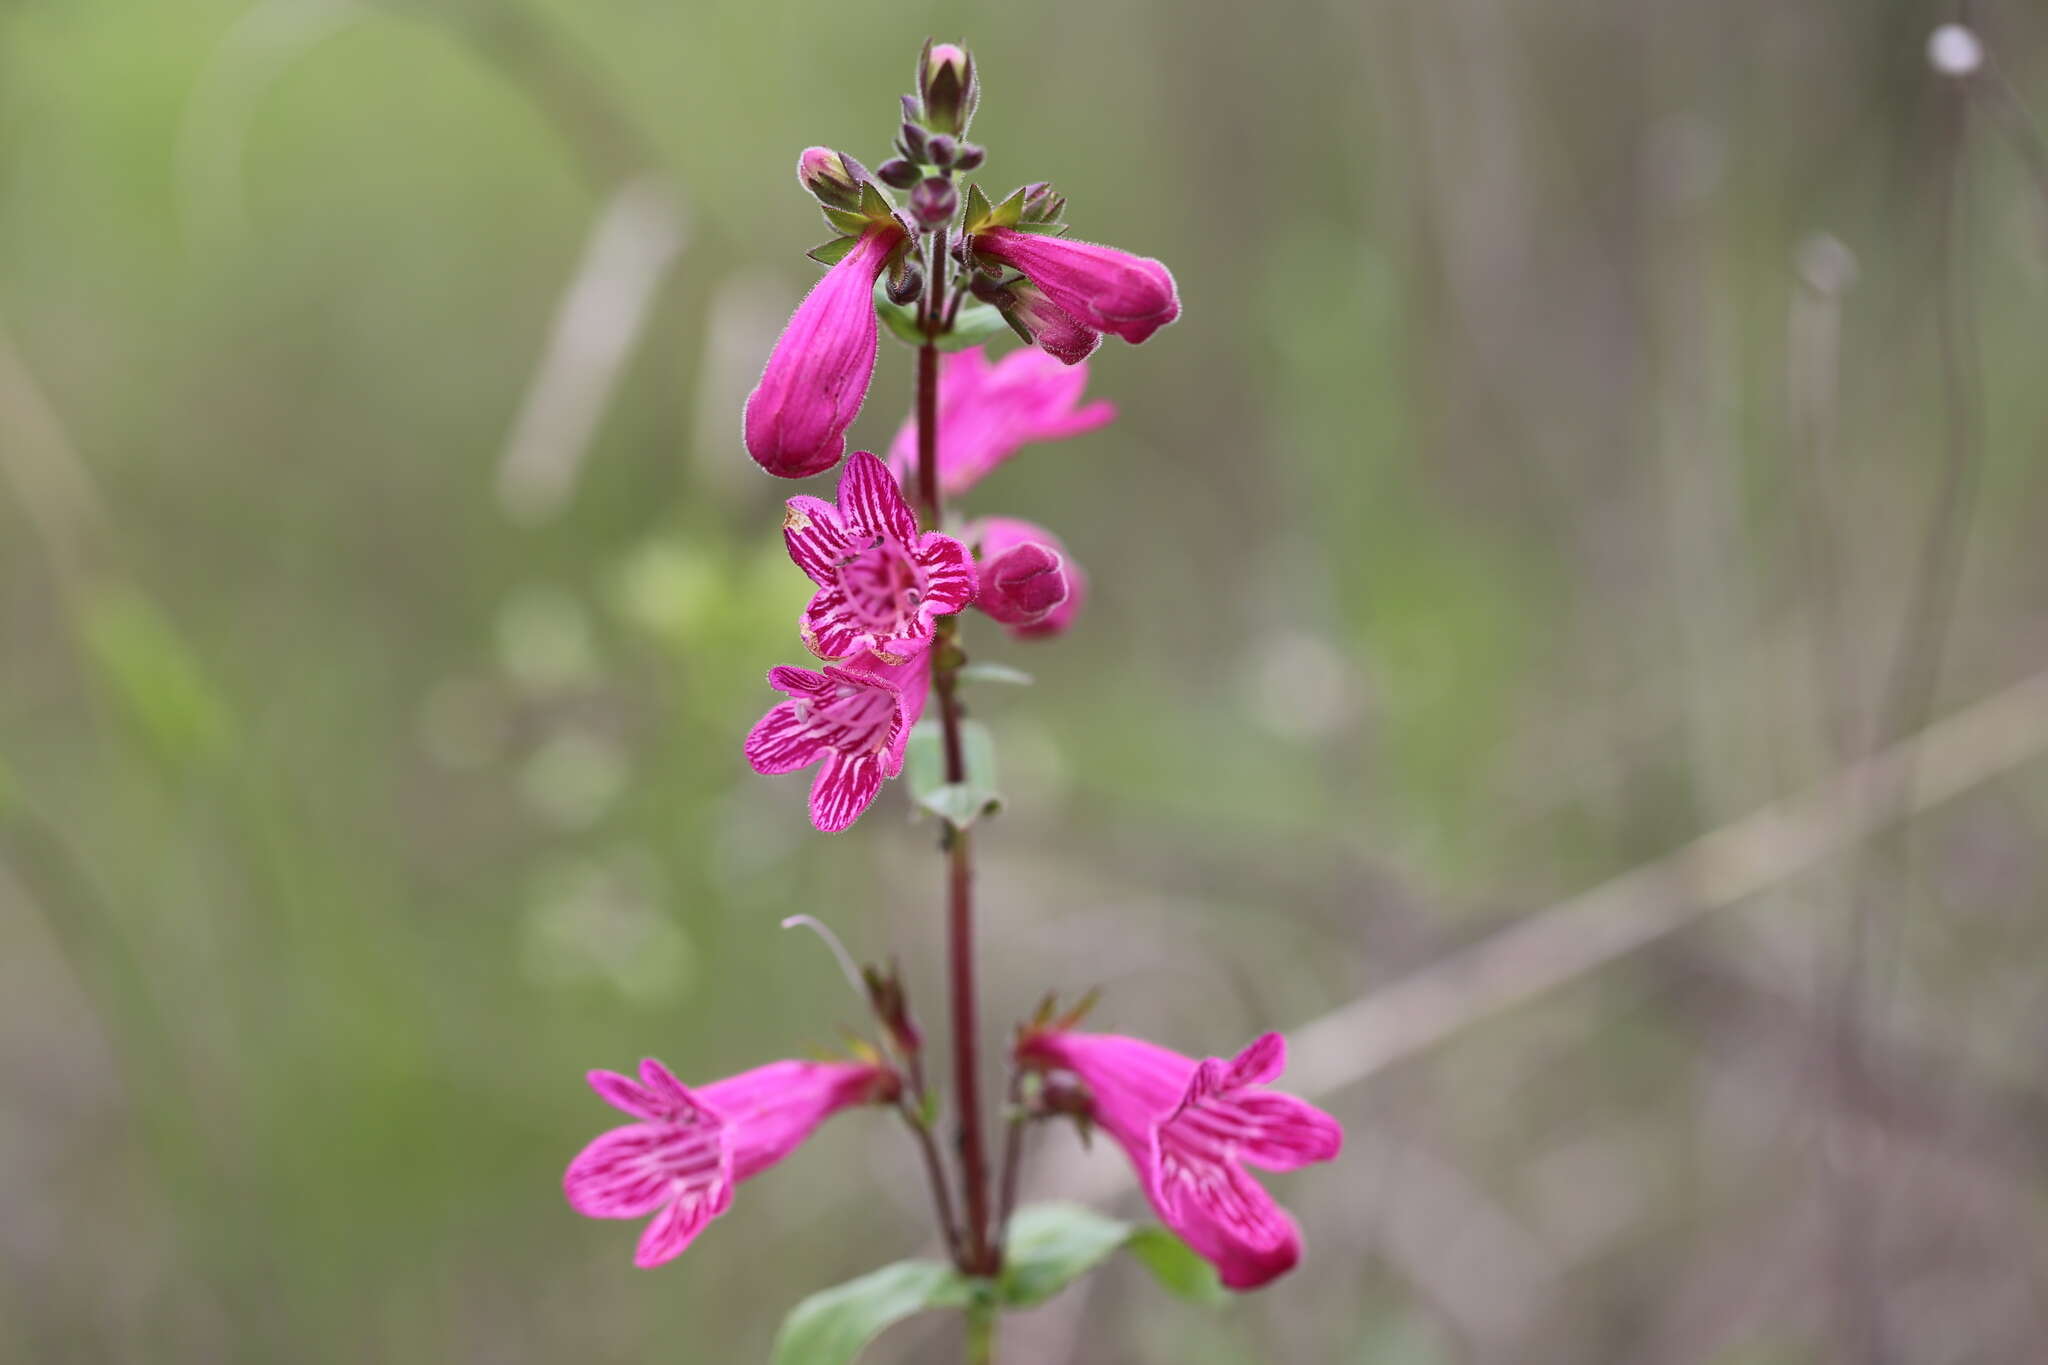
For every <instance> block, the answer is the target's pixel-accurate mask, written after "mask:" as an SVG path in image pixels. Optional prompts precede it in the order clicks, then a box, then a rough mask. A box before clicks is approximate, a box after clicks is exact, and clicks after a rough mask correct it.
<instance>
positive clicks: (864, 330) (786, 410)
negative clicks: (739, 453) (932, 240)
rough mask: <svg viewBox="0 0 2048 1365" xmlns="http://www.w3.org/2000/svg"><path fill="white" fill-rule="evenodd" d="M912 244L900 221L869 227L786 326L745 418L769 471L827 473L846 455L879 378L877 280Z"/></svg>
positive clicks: (754, 450)
mask: <svg viewBox="0 0 2048 1365" xmlns="http://www.w3.org/2000/svg"><path fill="white" fill-rule="evenodd" d="M907 240H908V237H907V234H906V233H905V232H904V229H903V225H902V224H901V223H899V222H897V221H895V220H894V219H885V220H883V221H880V222H876V223H872V224H870V225H869V226H868V227H867V228H866V229H864V230H863V231H862V232H861V233H860V235H859V237H858V239H857V240H856V241H855V242H854V245H853V247H852V249H850V250H849V251H848V252H847V253H846V255H845V256H843V257H842V258H840V260H839V263H838V264H836V265H834V266H833V267H832V268H831V269H830V270H828V271H826V272H825V278H824V279H822V280H819V281H818V282H817V284H815V285H813V286H812V287H811V292H810V293H808V294H806V295H804V301H803V302H802V303H800V304H798V305H797V308H796V312H795V314H793V315H792V316H791V317H790V319H789V325H788V326H787V327H784V328H783V329H782V335H781V337H780V338H778V339H777V340H776V342H775V349H774V350H773V351H771V352H769V355H768V365H767V368H765V369H764V370H762V372H761V382H760V383H759V384H757V385H755V386H754V391H753V392H752V393H750V394H748V395H747V406H746V414H745V418H744V421H743V430H744V434H745V437H746V444H747V453H748V454H749V455H751V456H753V457H754V461H755V463H757V464H759V465H760V466H761V468H763V469H765V470H767V471H768V472H769V473H770V474H775V475H779V476H780V477H782V478H785V479H802V478H807V477H809V476H810V475H812V474H822V473H824V472H825V471H826V470H828V469H830V468H831V467H832V466H833V465H835V464H838V463H839V457H840V456H841V455H844V454H845V453H846V429H847V428H848V427H850V426H852V425H853V419H854V418H855V417H857V416H859V415H860V408H861V404H862V403H863V402H864V401H865V400H866V398H867V395H868V382H869V381H870V380H871V379H873V378H874V373H875V351H876V347H877V345H878V334H877V330H876V329H877V326H878V324H877V322H876V319H875V303H874V291H875V281H876V280H878V279H880V278H881V277H882V272H883V271H884V270H886V269H888V268H889V262H890V258H891V257H892V256H893V255H895V254H896V251H897V249H898V248H899V247H901V246H902V245H903V244H904V243H905V242H906V241H907Z"/></svg>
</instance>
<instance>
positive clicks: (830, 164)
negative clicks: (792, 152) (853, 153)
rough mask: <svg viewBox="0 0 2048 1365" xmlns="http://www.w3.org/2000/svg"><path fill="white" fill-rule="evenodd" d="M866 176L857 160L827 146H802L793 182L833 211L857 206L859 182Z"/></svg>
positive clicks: (858, 203) (858, 202)
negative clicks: (802, 150) (802, 152)
mask: <svg viewBox="0 0 2048 1365" xmlns="http://www.w3.org/2000/svg"><path fill="white" fill-rule="evenodd" d="M866 177H867V172H866V170H865V169H863V168H862V166H861V164H860V163H859V162H858V161H855V160H854V159H853V158H852V157H850V156H847V155H846V154H845V153H843V152H835V151H833V150H832V149H831V148H830V147H806V148H805V149H804V154H803V155H802V156H800V157H798V158H797V163H796V178H797V181H798V182H799V183H800V184H802V185H803V187H804V188H805V189H806V190H809V191H810V192H811V194H812V195H813V196H814V197H815V198H816V199H817V201H818V202H819V203H821V204H827V205H830V206H831V207H832V208H835V209H851V208H858V207H859V206H860V182H861V181H862V180H864V179H865V178H866Z"/></svg>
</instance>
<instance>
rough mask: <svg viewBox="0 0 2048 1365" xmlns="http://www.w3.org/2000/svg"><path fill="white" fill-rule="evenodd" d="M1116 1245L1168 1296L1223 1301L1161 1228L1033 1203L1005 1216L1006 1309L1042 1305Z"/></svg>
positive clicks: (1217, 1283)
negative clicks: (1140, 1266) (1139, 1265)
mask: <svg viewBox="0 0 2048 1365" xmlns="http://www.w3.org/2000/svg"><path fill="white" fill-rule="evenodd" d="M1119 1248H1128V1249H1129V1250H1130V1252H1131V1254H1132V1255H1133V1256H1135V1257H1137V1258H1138V1261H1139V1263H1140V1264H1141V1265H1143V1266H1144V1267H1145V1268H1146V1269H1147V1270H1149V1271H1151V1272H1152V1276H1153V1278H1154V1279H1156V1280H1158V1281H1159V1283H1160V1284H1161V1285H1162V1286H1163V1287H1164V1288H1165V1289H1166V1290H1167V1291H1168V1292H1169V1293H1172V1294H1174V1295H1177V1296H1178V1297H1180V1298H1183V1299H1187V1300H1189V1301H1190V1302H1193V1303H1206V1304H1220V1303H1224V1302H1227V1301H1228V1299H1229V1295H1228V1293H1227V1292H1226V1291H1225V1290H1224V1288H1223V1282H1222V1281H1221V1280H1220V1279H1218V1278H1217V1276H1216V1269H1215V1267H1213V1266H1211V1265H1210V1264H1209V1263H1208V1262H1207V1261H1205V1260H1203V1259H1202V1258H1201V1257H1200V1256H1197V1255H1196V1254H1195V1253H1194V1252H1192V1251H1190V1250H1189V1249H1188V1248H1187V1245H1186V1244H1185V1243H1184V1242H1182V1241H1181V1240H1180V1239H1179V1238H1178V1237H1175V1236H1174V1235H1173V1234H1172V1233H1170V1232H1168V1231H1166V1229H1164V1228H1159V1227H1151V1226H1140V1225H1137V1224H1133V1223H1126V1222H1124V1221H1123V1220H1121V1219H1117V1218H1111V1217H1108V1216H1107V1215H1105V1214H1100V1213H1097V1212H1096V1211H1095V1210H1093V1209H1091V1208H1087V1207H1085V1206H1083V1205H1080V1204H1066V1203H1052V1204H1032V1205H1029V1206H1027V1207H1025V1208H1022V1209H1019V1210H1017V1212H1016V1213H1015V1214H1014V1215H1012V1216H1011V1218H1010V1229H1009V1237H1008V1239H1007V1241H1006V1243H1005V1247H1004V1253H1003V1278H1002V1281H1001V1283H1000V1285H999V1288H1000V1290H1001V1293H1002V1302H1003V1305H1004V1306H1005V1307H1006V1308H1029V1307H1031V1306H1032V1305H1034V1304H1039V1303H1044V1302H1045V1301H1046V1300H1047V1299H1050V1298H1051V1297H1053V1295H1055V1294H1057V1293H1059V1292H1060V1291H1061V1290H1062V1289H1065V1288H1066V1287H1067V1286H1068V1285H1069V1284H1072V1283H1073V1282H1074V1281H1075V1280H1077V1279H1079V1278H1080V1277H1081V1276H1082V1275H1085V1274H1087V1273H1088V1272H1089V1271H1090V1270H1093V1269H1094V1268H1095V1267H1096V1266H1098V1265H1100V1264H1102V1262H1104V1261H1105V1260H1107V1259H1109V1257H1110V1256H1112V1255H1113V1254H1115V1253H1116V1251H1117V1250H1118V1249H1119Z"/></svg>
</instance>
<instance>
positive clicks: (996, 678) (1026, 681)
mask: <svg viewBox="0 0 2048 1365" xmlns="http://www.w3.org/2000/svg"><path fill="white" fill-rule="evenodd" d="M958 676H959V678H960V681H961V682H985V683H1008V684H1009V685H1010V686H1012V687H1029V686H1031V683H1032V677H1031V675H1030V674H1029V673H1026V672H1025V671H1024V670H1023V669H1021V668H1012V667H1010V666H1009V665H1008V664H968V665H967V666H966V667H964V668H962V669H961V670H960V672H959V675H958Z"/></svg>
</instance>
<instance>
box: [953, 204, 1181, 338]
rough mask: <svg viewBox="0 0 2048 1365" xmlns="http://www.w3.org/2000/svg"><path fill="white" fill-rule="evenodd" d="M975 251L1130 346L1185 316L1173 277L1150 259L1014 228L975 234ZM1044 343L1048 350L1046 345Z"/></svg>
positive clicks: (1108, 247) (990, 229)
mask: <svg viewBox="0 0 2048 1365" xmlns="http://www.w3.org/2000/svg"><path fill="white" fill-rule="evenodd" d="M974 250H975V252H976V254H978V255H980V256H983V257H986V258H987V259H989V260H991V261H994V262H996V263H997V264H999V265H1007V266H1010V267H1013V268H1014V269H1017V270H1021V271H1023V272H1024V274H1025V275H1026V276H1027V277H1028V278H1029V279H1030V280H1031V282H1032V283H1033V284H1035V285H1037V286H1038V287H1039V288H1040V289H1042V290H1044V291H1045V295H1046V297H1047V298H1049V299H1050V300H1052V302H1053V303H1055V304H1057V305H1058V306H1059V307H1060V308H1062V309H1064V310H1065V311H1067V312H1068V313H1071V314H1072V315H1073V316H1074V317H1075V318H1076V319H1077V320H1078V321H1080V322H1081V323H1083V324H1085V325H1086V326H1089V327H1092V328H1094V329H1095V330H1096V331H1098V332H1114V333H1115V334H1116V335H1118V336H1120V337H1122V338H1123V339H1124V340H1125V341H1129V342H1133V343H1136V342H1140V341H1143V340H1145V339H1146V338H1147V337H1149V336H1151V335H1152V334H1153V333H1154V332H1156V331H1158V330H1159V329H1160V328H1161V327H1164V326H1165V325H1166V324H1167V323H1169V322H1172V321H1173V320H1174V319H1175V318H1177V317H1179V316H1180V295H1179V294H1178V293H1177V292H1176V291H1175V289H1174V284H1173V275H1172V273H1171V272H1170V271H1168V270H1167V268H1166V267H1165V266H1164V265H1161V264H1160V263H1159V262H1158V261H1155V260H1153V259H1152V258H1150V257H1149V256H1133V255H1132V254H1131V253H1130V252H1128V251H1119V250H1117V249H1116V248H1115V247H1112V246H1097V245H1096V244H1095V243H1093V242H1077V241H1074V240H1072V239H1070V238H1066V237H1053V236H1048V235H1046V234H1044V233H1036V232H1019V231H1017V230H1016V229H1014V228H988V229H986V230H985V231H982V232H979V233H977V234H975V238H974ZM1039 344H1040V345H1041V346H1044V345H1045V343H1044V341H1042V340H1041V341H1039ZM1046 349H1047V350H1052V348H1051V347H1050V346H1047V347H1046ZM1053 353H1054V354H1055V355H1057V354H1059V352H1057V351H1054V352H1053Z"/></svg>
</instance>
